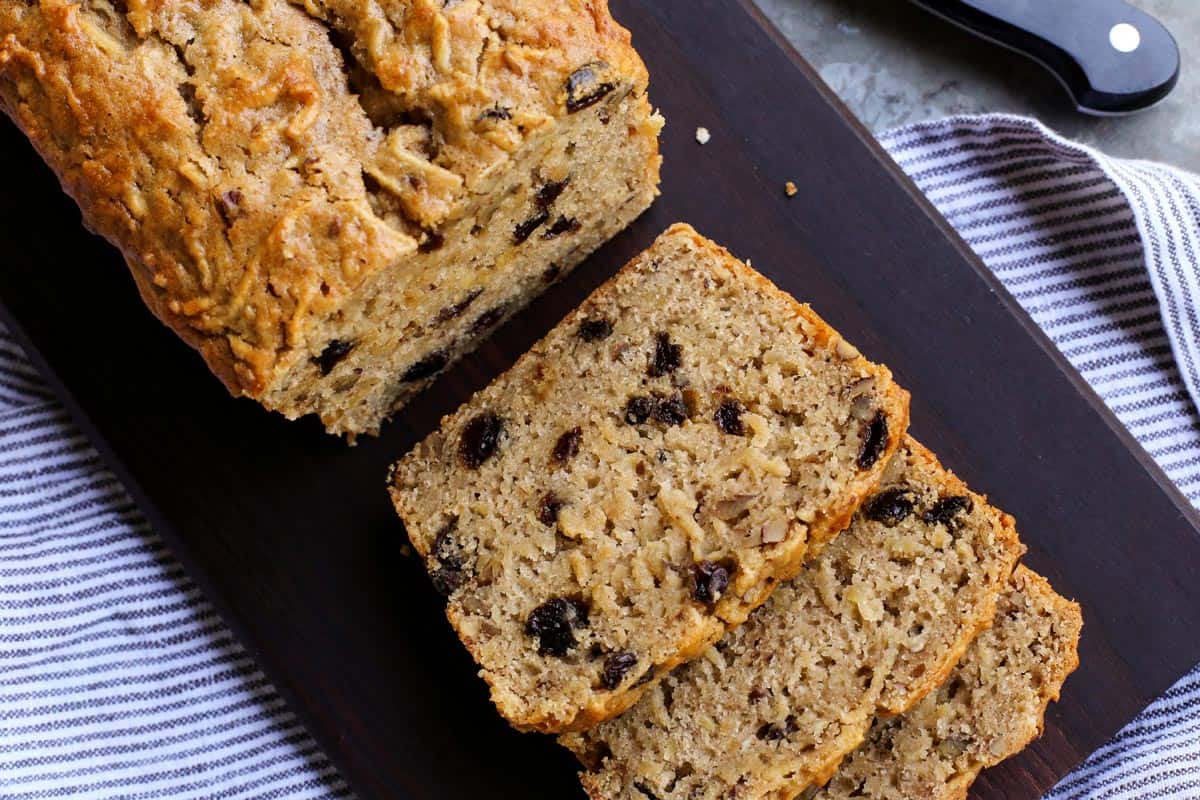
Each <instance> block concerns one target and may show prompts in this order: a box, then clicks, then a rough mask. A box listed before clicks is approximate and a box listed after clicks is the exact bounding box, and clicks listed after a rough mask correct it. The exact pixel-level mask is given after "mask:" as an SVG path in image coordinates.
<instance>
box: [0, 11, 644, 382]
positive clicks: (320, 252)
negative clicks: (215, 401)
mask: <svg viewBox="0 0 1200 800" xmlns="http://www.w3.org/2000/svg"><path fill="white" fill-rule="evenodd" d="M646 81H647V77H646V72H645V68H644V67H643V66H642V64H641V61H640V60H639V59H638V57H637V55H636V53H635V52H634V51H633V50H632V48H631V47H630V44H629V34H628V32H627V31H625V30H624V29H623V28H621V27H620V26H619V25H617V24H616V23H615V22H614V21H613V20H612V18H611V16H609V13H608V8H607V3H606V2H605V0H567V1H565V2H553V3H551V2H527V1H526V2H523V1H522V0H448V2H445V3H442V2H437V1H435V0H381V1H380V2H366V0H328V2H325V3H321V2H319V1H318V0H310V1H309V2H305V3H296V4H289V3H287V2H285V1H284V0H252V1H251V2H249V3H244V2H237V1H236V0H190V1H186V2H185V1H182V0H127V3H121V2H120V0H116V2H114V1H113V0H87V2H84V3H82V4H81V3H72V2H65V0H40V2H28V3H27V2H22V1H21V0H0V103H2V104H3V107H4V110H5V112H6V113H8V115H9V116H10V117H12V118H13V119H14V120H15V121H16V123H17V124H18V125H19V126H20V127H21V128H22V130H23V131H24V132H25V133H26V135H27V136H28V137H29V138H30V140H31V141H32V142H33V143H34V145H35V146H36V147H37V149H38V150H39V151H40V153H41V154H42V156H43V157H44V158H45V159H46V161H47V162H48V163H49V164H50V166H51V167H52V168H53V169H54V171H55V172H56V173H57V174H58V176H59V178H60V179H61V181H62V183H63V186H64V188H65V189H66V191H67V192H68V193H69V194H70V195H71V196H72V197H74V198H75V200H76V201H77V202H78V203H79V205H80V207H81V209H82V211H83V215H84V221H85V223H86V224H87V225H88V226H89V227H90V228H91V229H92V230H94V231H96V232H97V233H100V234H102V235H104V236H105V237H106V238H108V239H109V240H110V241H112V242H114V243H115V244H117V245H118V246H119V247H120V248H121V250H122V252H123V253H124V255H125V257H126V260H127V261H128V262H129V263H130V266H131V268H132V270H133V273H134V276H135V278H136V280H137V283H138V286H139V289H140V290H141V293H142V295H143V297H144V298H145V300H146V302H147V303H148V304H149V305H150V307H151V308H152V309H153V310H154V312H155V313H156V314H157V315H158V316H159V317H160V318H162V319H163V320H164V321H166V322H167V323H168V324H169V325H171V326H172V327H173V328H175V329H176V330H177V331H178V332H179V333H180V334H181V335H182V336H183V337H184V338H185V339H186V340H187V341H188V342H190V343H191V344H192V345H193V346H195V347H197V348H198V349H199V350H200V351H201V353H202V354H203V355H204V357H205V359H206V361H208V363H209V365H210V367H211V368H212V369H213V371H214V372H216V373H217V374H218V375H219V376H220V377H221V378H222V380H224V381H225V382H226V384H227V385H228V386H229V387H230V389H231V390H232V391H234V392H235V393H239V394H248V395H251V396H256V395H260V394H262V393H263V392H264V391H265V390H266V389H267V388H268V387H269V386H270V385H271V382H272V380H273V378H274V377H275V376H276V375H277V374H278V372H279V371H280V370H281V369H286V368H287V366H288V365H289V364H290V363H292V361H294V360H295V359H299V358H303V357H306V356H307V355H308V354H309V353H310V351H312V350H313V348H314V347H318V346H319V343H316V342H310V341H308V335H309V334H308V330H309V328H310V327H311V326H310V325H309V323H310V321H311V320H313V319H322V318H327V317H329V316H330V315H333V314H335V313H336V310H337V308H338V307H339V305H340V303H341V301H342V300H343V299H344V298H345V297H346V296H347V295H348V294H349V293H350V292H352V291H354V289H355V288H356V287H358V286H359V285H360V284H361V283H362V281H363V280H364V278H365V277H366V276H368V275H370V274H371V273H374V272H377V271H378V270H380V269H382V268H384V267H387V266H389V265H392V264H395V263H396V262H397V261H399V260H401V259H403V258H404V257H406V256H407V255H408V254H411V253H413V252H414V251H416V250H417V248H418V246H419V245H420V243H421V242H422V241H423V240H425V239H427V238H428V237H431V236H433V235H434V234H435V233H436V231H437V230H438V229H439V228H440V227H442V226H443V225H444V224H445V223H446V222H448V221H451V220H454V219H457V218H460V217H461V216H462V215H463V214H464V213H465V212H466V211H468V210H469V207H470V204H471V202H472V199H473V198H475V199H478V198H479V197H481V196H485V195H487V194H488V193H489V192H490V191H492V190H493V189H498V188H499V187H498V185H497V184H498V179H499V177H500V176H501V174H502V173H503V171H504V170H503V167H504V166H505V164H506V163H507V162H509V161H510V160H511V159H512V157H513V154H514V153H515V152H516V151H517V150H518V149H519V148H521V147H522V146H523V145H526V144H529V143H530V142H531V141H532V140H534V139H536V138H538V137H542V136H545V135H547V133H548V132H549V131H550V130H552V129H553V127H554V123H555V120H556V119H557V118H560V117H563V116H565V115H568V114H570V113H573V112H574V111H578V110H581V109H582V108H586V107H588V106H589V105H591V104H592V103H593V102H596V101H598V100H599V99H600V98H602V97H603V96H605V95H607V94H608V93H610V92H612V91H615V90H624V91H629V90H632V91H641V90H643V89H644V87H645V84H646Z"/></svg>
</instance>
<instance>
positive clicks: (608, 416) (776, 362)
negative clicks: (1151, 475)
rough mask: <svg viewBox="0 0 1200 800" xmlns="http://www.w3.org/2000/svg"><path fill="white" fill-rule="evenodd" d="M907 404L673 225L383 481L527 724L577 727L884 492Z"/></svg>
mask: <svg viewBox="0 0 1200 800" xmlns="http://www.w3.org/2000/svg"><path fill="white" fill-rule="evenodd" d="M907 423H908V395H907V393H906V392H904V391H903V390H902V389H900V388H899V387H897V386H896V385H895V384H894V383H893V382H892V378H891V374H890V373H889V372H888V371H887V370H886V369H884V368H883V367H879V366H876V365H874V364H871V363H870V362H868V361H867V360H866V359H864V358H863V357H862V356H861V355H859V353H858V351H857V350H856V349H855V348H854V347H853V346H851V345H850V344H849V343H847V342H846V341H844V340H843V339H842V337H841V336H839V335H838V334H837V332H835V331H834V330H833V329H831V328H830V327H829V326H828V325H826V324H825V323H824V322H823V321H822V320H821V319H820V318H819V317H817V315H816V314H814V313H813V312H812V311H811V310H809V309H808V308H807V307H806V306H802V305H800V304H799V303H797V302H796V301H795V300H793V299H792V298H791V297H789V296H787V295H786V294H784V293H783V292H781V291H780V290H779V289H777V288H776V287H775V286H773V285H772V284H771V283H770V282H769V281H767V280H766V279H765V278H763V277H762V276H761V275H759V274H758V273H756V272H754V271H753V270H752V269H750V268H749V267H748V266H746V265H745V264H743V263H742V262H740V261H738V260H737V259H735V258H733V257H732V256H730V255H729V254H728V253H727V252H726V251H725V250H723V249H721V248H720V247H718V246H716V245H714V244H713V243H711V242H709V241H707V240H706V239H704V238H702V237H701V236H699V235H698V234H697V233H696V232H695V231H693V230H692V229H691V228H689V227H687V226H684V225H677V226H674V227H672V228H671V229H670V230H668V231H667V232H666V233H664V234H663V235H662V236H661V237H659V239H658V240H657V241H656V242H655V243H654V245H653V246H652V247H651V248H650V249H649V250H647V251H646V252H645V253H643V254H642V255H640V256H639V257H637V258H636V259H634V260H633V261H632V262H631V263H630V264H628V265H627V266H626V267H624V268H623V269H622V270H621V272H620V273H619V274H618V275H617V276H616V277H614V278H613V279H612V280H611V281H609V282H608V283H607V284H605V285H604V286H602V287H600V288H599V289H597V290H596V292H595V293H594V294H593V295H592V296H591V297H590V298H589V299H588V300H587V301H586V302H585V303H584V304H583V305H582V306H581V307H580V308H579V309H578V310H577V311H575V312H574V313H572V314H571V315H569V316H568V317H567V318H566V319H565V320H563V321H562V323H560V324H559V325H558V326H557V327H556V328H555V329H554V330H553V331H552V332H551V333H550V334H549V335H548V336H547V337H546V338H545V339H543V340H542V341H541V342H539V343H538V344H537V345H535V346H534V347H533V348H532V349H531V351H530V352H529V353H527V354H526V355H525V356H523V357H522V358H521V359H520V360H519V361H518V362H517V364H516V365H514V366H513V368H512V369H511V370H510V371H509V372H508V373H506V374H505V375H503V376H501V377H499V378H498V379H496V381H495V382H493V383H492V385H490V386H489V387H487V388H486V389H484V390H483V391H481V392H479V393H478V394H477V395H476V396H475V397H474V398H472V399H471V401H470V402H468V403H467V404H466V405H465V406H463V407H462V408H461V409H460V410H459V411H457V412H456V413H455V414H453V415H451V416H449V417H447V418H445V419H444V420H443V421H442V425H441V429H440V430H439V431H437V432H435V433H433V434H432V435H430V436H429V437H428V438H427V439H426V440H425V441H424V442H422V443H421V444H420V445H419V446H417V447H416V448H415V449H414V450H413V452H411V453H410V454H409V455H407V456H406V457H405V458H404V459H403V460H401V461H400V462H399V463H398V464H397V465H396V466H395V468H394V471H393V474H392V479H391V493H392V498H393V500H394V502H395V505H396V509H397V511H398V512H399V513H400V516H401V517H402V518H403V519H404V521H405V524H406V525H407V528H408V533H409V536H410V538H411V540H412V542H413V545H414V547H415V548H416V550H417V551H418V552H419V553H420V555H421V556H422V557H423V558H424V559H425V561H426V564H427V566H428V568H429V570H430V572H431V574H432V575H433V577H434V581H435V584H436V585H437V586H438V587H439V588H440V589H442V590H443V591H445V592H446V593H448V594H449V602H448V604H447V607H446V613H447V616H448V617H449V619H450V621H451V623H452V624H453V625H454V627H455V628H456V629H457V631H458V634H459V636H460V637H461V638H462V641H463V643H464V644H465V645H466V646H467V648H468V649H469V650H470V652H471V654H472V655H473V656H474V657H475V659H476V661H477V662H478V663H479V665H480V669H481V675H482V676H483V677H484V678H485V679H486V680H487V681H488V683H489V684H490V685H491V688H492V699H493V700H494V702H495V704H496V706H497V708H498V709H499V710H500V712H501V714H503V715H504V716H505V717H506V718H507V719H508V720H509V721H510V722H512V723H513V724H514V725H516V726H518V727H521V728H526V729H536V730H542V731H562V730H568V729H579V728H583V727H586V726H588V725H591V724H594V723H596V722H598V721H599V720H603V719H606V718H608V717H611V716H613V715H615V714H617V713H619V712H620V711H622V710H623V709H625V708H626V707H628V706H629V705H630V704H632V703H633V702H634V701H635V700H636V699H637V696H638V695H639V694H640V693H641V692H642V691H643V690H644V689H645V687H646V686H647V685H648V683H649V682H652V681H653V680H654V679H656V678H657V677H659V676H661V675H663V674H665V673H666V672H668V671H669V670H670V669H671V668H672V667H673V666H675V665H676V664H679V663H681V662H683V661H687V660H688V659H690V658H693V657H695V656H696V655H698V654H699V653H700V652H702V651H703V650H704V649H705V648H706V647H707V646H708V645H709V644H711V643H712V642H714V641H716V640H717V639H718V638H719V637H720V636H721V635H722V633H724V632H725V630H726V629H728V628H729V627H731V626H735V625H737V624H739V623H741V622H742V621H743V620H744V619H745V617H746V615H747V614H748V613H749V612H750V611H751V610H752V609H753V608H755V607H756V606H758V605H759V604H760V603H762V602H763V600H765V599H766V597H767V595H768V594H769V593H770V591H771V588H772V586H773V585H774V584H776V583H777V582H779V581H783V580H785V579H787V578H789V577H791V576H792V575H794V574H795V573H796V572H797V571H798V570H799V569H800V568H801V565H802V562H803V560H804V558H805V555H806V554H811V553H813V552H815V551H816V550H817V549H819V548H820V547H821V546H822V545H824V544H825V543H826V542H828V541H829V540H830V539H832V538H833V537H834V536H835V535H836V534H837V533H838V532H839V531H840V530H842V529H843V528H844V527H845V526H846V525H847V524H848V523H849V521H850V517H851V515H852V514H853V513H854V510H855V509H856V508H857V507H858V505H859V504H860V503H861V502H862V500H863V499H864V498H865V497H866V496H868V495H869V494H870V493H871V492H873V491H874V489H875V487H876V485H877V484H878V482H879V480H880V477H881V476H882V474H883V470H884V466H885V465H886V464H887V462H888V460H889V459H890V458H891V456H892V454H893V452H894V451H895V449H896V448H897V447H898V446H899V444H900V441H901V439H902V437H903V434H904V430H905V428H906V427H907Z"/></svg>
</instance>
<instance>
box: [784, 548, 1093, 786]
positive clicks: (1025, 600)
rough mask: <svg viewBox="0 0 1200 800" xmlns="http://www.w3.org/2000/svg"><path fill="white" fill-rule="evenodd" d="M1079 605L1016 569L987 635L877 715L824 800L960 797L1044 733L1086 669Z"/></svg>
mask: <svg viewBox="0 0 1200 800" xmlns="http://www.w3.org/2000/svg"><path fill="white" fill-rule="evenodd" d="M1082 627H1083V618H1082V616H1081V614H1080V609H1079V606H1078V605H1077V604H1075V603H1072V602H1069V601H1067V600H1065V599H1063V598H1062V597H1060V596H1059V595H1057V594H1055V593H1054V591H1053V590H1052V589H1051V588H1050V585H1049V584H1048V583H1047V582H1046V580H1045V579H1044V578H1042V577H1041V576H1039V575H1037V574H1035V573H1033V572H1031V571H1030V570H1028V569H1026V568H1024V567H1018V568H1017V571H1016V573H1014V575H1013V580H1012V583H1011V585H1010V586H1009V588H1008V590H1007V591H1006V593H1005V594H1004V595H1003V597H1002V598H1001V600H1000V604H999V608H998V609H997V611H996V619H995V624H994V625H993V626H992V627H991V629H990V630H987V631H984V632H983V633H982V634H981V635H980V636H979V638H978V639H976V640H975V642H974V644H972V645H971V648H970V649H969V650H968V651H967V653H966V655H965V656H964V657H963V660H962V662H961V663H960V664H959V665H958V667H957V668H956V669H955V670H954V672H952V673H951V675H950V678H949V680H947V681H946V682H945V683H944V684H943V685H942V686H941V687H940V688H938V690H937V691H935V692H933V693H932V694H930V695H929V696H927V697H926V698H925V699H924V700H922V701H921V703H920V704H918V705H917V706H916V707H915V708H913V709H912V710H911V711H909V712H907V713H906V714H904V715H903V716H900V717H893V718H891V719H879V720H876V721H875V724H874V725H872V726H871V731H870V733H869V734H868V735H867V739H866V741H865V742H863V744H862V745H861V746H860V747H859V748H858V749H857V750H856V751H855V752H854V753H853V755H851V756H850V757H849V758H848V759H846V762H845V763H844V764H843V765H842V766H841V768H840V769H839V770H838V773H837V775H836V776H835V777H834V778H833V780H832V781H830V782H829V785H828V786H826V787H824V788H823V789H820V790H817V791H814V792H812V793H811V794H809V795H806V800H807V798H810V797H811V798H817V799H818V800H842V798H846V800H849V798H855V797H862V798H868V799H870V798H874V799H875V800H892V798H898V797H919V798H922V800H961V798H965V797H966V796H967V792H968V790H969V788H970V786H971V783H972V782H973V781H974V780H975V778H976V777H977V776H978V775H979V772H980V771H981V770H983V769H984V768H985V767H990V766H993V765H995V764H998V763H999V762H1000V761H1002V760H1004V759H1005V758H1008V757H1009V756H1012V755H1015V754H1016V753H1018V752H1020V751H1021V749H1022V748H1024V747H1025V745H1026V744H1028V743H1029V742H1030V741H1031V740H1032V739H1034V738H1035V737H1037V736H1039V735H1041V732H1042V725H1043V718H1044V716H1045V713H1046V706H1047V705H1048V704H1049V703H1050V701H1052V700H1057V699H1058V696H1059V692H1060V691H1061V689H1062V685H1063V682H1064V681H1065V680H1066V679H1067V676H1068V675H1070V674H1071V672H1073V671H1074V670H1075V668H1076V667H1077V666H1078V665H1079V655H1078V646H1079V634H1080V631H1081V629H1082Z"/></svg>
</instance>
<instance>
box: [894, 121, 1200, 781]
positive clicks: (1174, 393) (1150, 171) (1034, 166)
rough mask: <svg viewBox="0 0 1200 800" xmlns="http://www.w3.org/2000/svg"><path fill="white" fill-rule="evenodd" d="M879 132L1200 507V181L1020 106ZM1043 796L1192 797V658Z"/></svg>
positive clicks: (1195, 739)
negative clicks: (1112, 153)
mask: <svg viewBox="0 0 1200 800" xmlns="http://www.w3.org/2000/svg"><path fill="white" fill-rule="evenodd" d="M881 141H882V143H883V145H884V146H885V147H886V148H887V149H888V151H889V152H890V153H891V154H892V157H893V158H895V159H896V161H897V162H898V163H899V164H900V166H901V167H902V168H903V169H904V171H905V172H906V173H907V174H908V175H909V177H911V178H912V179H913V181H914V182H915V183H916V184H917V186H918V187H920V189H921V191H923V192H924V193H925V195H926V196H927V197H928V198H929V199H930V200H931V201H932V202H933V204H934V205H935V206H937V207H938V209H939V210H940V211H941V212H942V214H943V215H945V217H946V218H947V219H948V220H949V221H950V223H951V224H952V225H953V226H954V227H955V229H956V230H957V231H958V232H959V234H960V235H961V236H962V237H963V239H965V240H966V241H967V243H968V244H970V245H971V247H972V249H974V251H975V252H976V253H977V254H978V255H979V257H980V258H981V259H983V261H984V263H986V264H987V265H988V267H990V268H991V270H992V271H993V272H994V273H995V274H996V276H997V277H998V278H999V279H1000V281H1001V282H1002V283H1003V284H1004V286H1005V288H1007V289H1008V291H1009V292H1010V293H1011V294H1012V295H1013V296H1014V297H1015V298H1016V299H1017V301H1018V302H1020V304H1021V306H1022V307H1023V308H1024V309H1025V310H1026V311H1027V312H1029V314H1030V316H1032V317H1033V319H1034V320H1035V321H1036V322H1037V323H1038V325H1040V326H1041V327H1042V329H1043V330H1045V331H1046V333H1047V334H1048V335H1049V336H1050V338H1051V339H1053V340H1054V343H1055V344H1056V345H1058V348H1059V350H1060V351H1062V353H1063V355H1065V356H1066V357H1067V359H1068V360H1070V362H1071V363H1072V364H1073V365H1074V366H1075V368H1076V369H1078V370H1079V372H1080V373H1081V374H1082V375H1083V377H1084V378H1086V379H1087V381H1088V383H1090V384H1091V385H1092V387H1093V388H1094V389H1095V390H1096V392H1097V394H1099V395H1100V396H1101V397H1102V398H1103V399H1104V401H1105V402H1106V403H1107V404H1108V407H1109V408H1111V409H1112V410H1113V412H1114V413H1115V414H1116V415H1117V417H1118V418H1119V419H1120V420H1121V422H1123V423H1124V424H1125V425H1126V427H1128V428H1129V430H1130V431H1132V432H1133V434H1134V435H1135V436H1136V437H1137V438H1138V440H1139V441H1140V442H1141V443H1142V446H1143V447H1145V448H1146V450H1147V451H1148V452H1149V453H1150V455H1151V456H1153V457H1154V459H1155V461H1157V462H1158V464H1159V466H1161V467H1162V468H1163V470H1164V471H1165V472H1166V473H1167V475H1169V476H1170V477H1171V479H1172V480H1173V481H1175V483H1176V484H1177V485H1178V486H1179V487H1180V489H1181V490H1182V491H1183V492H1184V494H1186V495H1187V497H1188V499H1189V500H1191V501H1192V503H1193V504H1194V505H1197V506H1200V417H1197V414H1196V407H1197V400H1196V398H1198V397H1200V394H1198V393H1197V387H1200V372H1198V367H1200V317H1198V316H1197V314H1198V311H1197V307H1196V305H1197V301H1200V180H1197V178H1196V177H1195V176H1191V175H1187V174H1184V173H1181V172H1179V171H1176V170H1172V169H1170V168H1167V167H1163V166H1161V165H1158V164H1152V163H1148V162H1138V161H1122V160H1118V159H1111V158H1107V157H1105V156H1103V155H1101V154H1099V153H1096V152H1095V151H1092V150H1090V149H1088V148H1085V147H1082V146H1080V145H1077V144H1075V143H1072V142H1069V141H1066V140H1064V139H1062V138H1060V137H1058V136H1055V135H1054V134H1052V133H1051V132H1050V131H1048V130H1046V129H1045V128H1044V127H1042V126H1041V125H1039V124H1037V123H1036V122H1033V121H1031V120H1027V119H1022V118H1018V117H1006V116H997V115H992V116H986V117H958V118H951V119H947V120H942V121H939V122H934V123H927V124H922V125H917V126H914V127H910V128H902V129H899V130H895V131H891V132H890V133H888V134H886V135H885V136H883V137H882V139H881ZM1189 390H1190V393H1189ZM1049 797H1050V798H1053V800H1066V798H1097V799H1098V798H1130V800H1132V798H1147V797H1171V798H1198V797H1200V668H1198V669H1196V670H1193V671H1192V672H1191V673H1190V674H1189V675H1188V676H1186V677H1185V678H1183V679H1182V680H1181V681H1179V683H1178V684H1176V685H1175V686H1174V687H1173V688H1172V689H1171V690H1170V691H1169V692H1168V693H1167V694H1166V695H1165V696H1164V697H1162V698H1161V699H1159V700H1158V701H1157V702H1155V703H1154V704H1153V705H1151V706H1150V708H1148V709H1146V711H1145V712H1143V713H1142V715H1141V716H1139V717H1138V718H1137V719H1136V720H1135V721H1134V722H1132V723H1130V725H1128V726H1127V727H1126V728H1125V729H1124V730H1123V731H1121V733H1120V734H1119V735H1118V736H1117V737H1116V739H1115V740H1114V741H1112V742H1111V743H1109V744H1108V745H1106V746H1105V747H1103V748H1101V749H1100V750H1099V751H1097V752H1096V753H1095V754H1093V755H1092V757H1091V758H1089V759H1088V760H1087V762H1086V763H1085V764H1084V765H1083V766H1082V767H1081V768H1080V769H1078V770H1077V771H1076V772H1075V773H1074V774H1072V775H1070V776H1068V777H1067V778H1065V779H1063V780H1062V781H1061V782H1060V783H1059V785H1058V786H1057V787H1055V789H1054V791H1053V792H1051V793H1050V795H1049Z"/></svg>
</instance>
